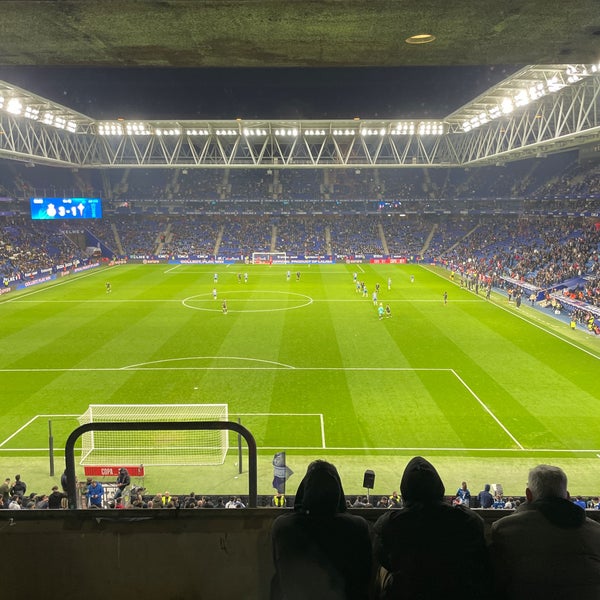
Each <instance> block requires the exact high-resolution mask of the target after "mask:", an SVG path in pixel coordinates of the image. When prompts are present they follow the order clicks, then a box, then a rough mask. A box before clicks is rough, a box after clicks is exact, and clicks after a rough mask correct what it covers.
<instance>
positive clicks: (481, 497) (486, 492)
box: [477, 483, 494, 508]
mask: <svg viewBox="0 0 600 600" xmlns="http://www.w3.org/2000/svg"><path fill="white" fill-rule="evenodd" d="M490 488H491V486H490V484H489V483H486V484H485V486H484V488H483V489H482V490H481V491H480V492H479V494H477V502H479V507H480V508H492V504H494V496H492V494H491V492H490Z"/></svg>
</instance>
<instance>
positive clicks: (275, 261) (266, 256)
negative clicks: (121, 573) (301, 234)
mask: <svg viewBox="0 0 600 600" xmlns="http://www.w3.org/2000/svg"><path fill="white" fill-rule="evenodd" d="M252 264H253V265H287V264H288V259H287V252H253V253H252Z"/></svg>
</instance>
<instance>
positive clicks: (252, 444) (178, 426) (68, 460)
mask: <svg viewBox="0 0 600 600" xmlns="http://www.w3.org/2000/svg"><path fill="white" fill-rule="evenodd" d="M194 429H196V430H202V429H204V430H208V431H215V430H224V429H226V430H230V431H235V432H236V433H238V434H239V435H241V436H242V437H243V438H244V439H245V440H246V443H247V444H248V506H249V507H250V508H256V503H257V489H258V484H257V481H258V476H257V460H256V440H255V439H254V436H253V435H252V434H251V433H250V431H249V430H248V429H246V428H245V427H244V426H242V425H240V424H239V423H234V422H232V421H181V422H171V423H161V422H157V421H154V422H139V421H138V422H124V423H86V424H85V425H81V426H79V427H77V429H74V430H73V431H72V432H71V434H70V435H69V437H68V438H67V441H66V443H65V467H66V474H67V495H68V498H69V508H77V486H76V481H75V479H76V477H75V442H76V441H77V440H78V439H79V438H80V437H81V436H82V435H83V434H84V433H87V432H88V431H173V430H183V431H189V430H194Z"/></svg>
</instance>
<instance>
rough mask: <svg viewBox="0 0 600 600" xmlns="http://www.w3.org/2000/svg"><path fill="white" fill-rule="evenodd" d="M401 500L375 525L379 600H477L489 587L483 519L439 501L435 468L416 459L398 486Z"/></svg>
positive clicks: (441, 497) (440, 491)
mask: <svg viewBox="0 0 600 600" xmlns="http://www.w3.org/2000/svg"><path fill="white" fill-rule="evenodd" d="M400 491H401V493H402V499H403V502H404V506H403V508H401V509H399V510H390V511H386V512H385V513H384V514H383V515H382V516H381V517H380V518H379V519H378V520H377V522H376V523H375V529H374V549H375V558H376V559H377V560H378V562H379V564H380V565H381V567H382V568H381V569H380V572H379V578H378V579H379V580H378V585H377V588H378V594H379V595H378V598H380V599H381V600H384V599H385V600H392V599H394V598H407V599H413V598H414V599H416V598H457V597H461V598H463V597H464V598H469V597H477V596H478V595H479V594H481V591H482V590H485V589H486V587H487V585H488V584H489V574H490V570H489V561H488V555H487V550H486V546H485V541H484V529H483V519H482V518H481V517H480V516H479V515H478V514H476V513H475V512H473V511H470V510H468V509H467V508H466V507H465V506H464V505H457V506H452V505H450V504H447V503H445V502H444V484H443V483H442V480H441V479H440V476H439V475H438V473H437V471H436V470H435V468H434V466H433V465H432V464H431V463H429V462H428V461H427V460H425V459H424V458H422V457H420V456H417V457H415V458H413V459H411V460H410V462H409V463H408V465H407V466H406V469H405V470H404V474H403V475H402V481H401V483H400Z"/></svg>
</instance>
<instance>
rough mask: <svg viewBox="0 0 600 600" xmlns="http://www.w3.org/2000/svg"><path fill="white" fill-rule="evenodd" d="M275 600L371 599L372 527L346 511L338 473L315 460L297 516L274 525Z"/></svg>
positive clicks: (282, 518) (302, 489) (300, 491)
mask: <svg viewBox="0 0 600 600" xmlns="http://www.w3.org/2000/svg"><path fill="white" fill-rule="evenodd" d="M271 534H272V541H273V562H274V565H275V571H276V572H275V576H274V577H273V582H272V586H271V598H272V599H273V600H284V599H285V600H308V599H311V600H312V599H319V600H321V599H323V600H324V599H327V600H366V599H367V598H368V597H369V586H370V582H371V573H372V552H371V540H370V535H369V534H370V529H369V524H368V523H367V521H366V520H365V519H363V518H362V517H358V516H355V515H349V514H348V513H347V512H346V501H345V496H344V490H343V488H342V483H341V481H340V477H339V475H338V472H337V470H336V468H335V467H334V466H333V465H331V464H329V463H327V462H324V461H315V462H313V463H311V464H310V465H309V467H308V471H307V473H306V475H305V477H304V479H303V480H302V482H301V483H300V486H299V488H298V491H297V492H296V499H295V504H294V511H293V512H290V513H289V514H285V515H281V516H280V517H277V519H275V521H274V522H273V529H272V532H271Z"/></svg>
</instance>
